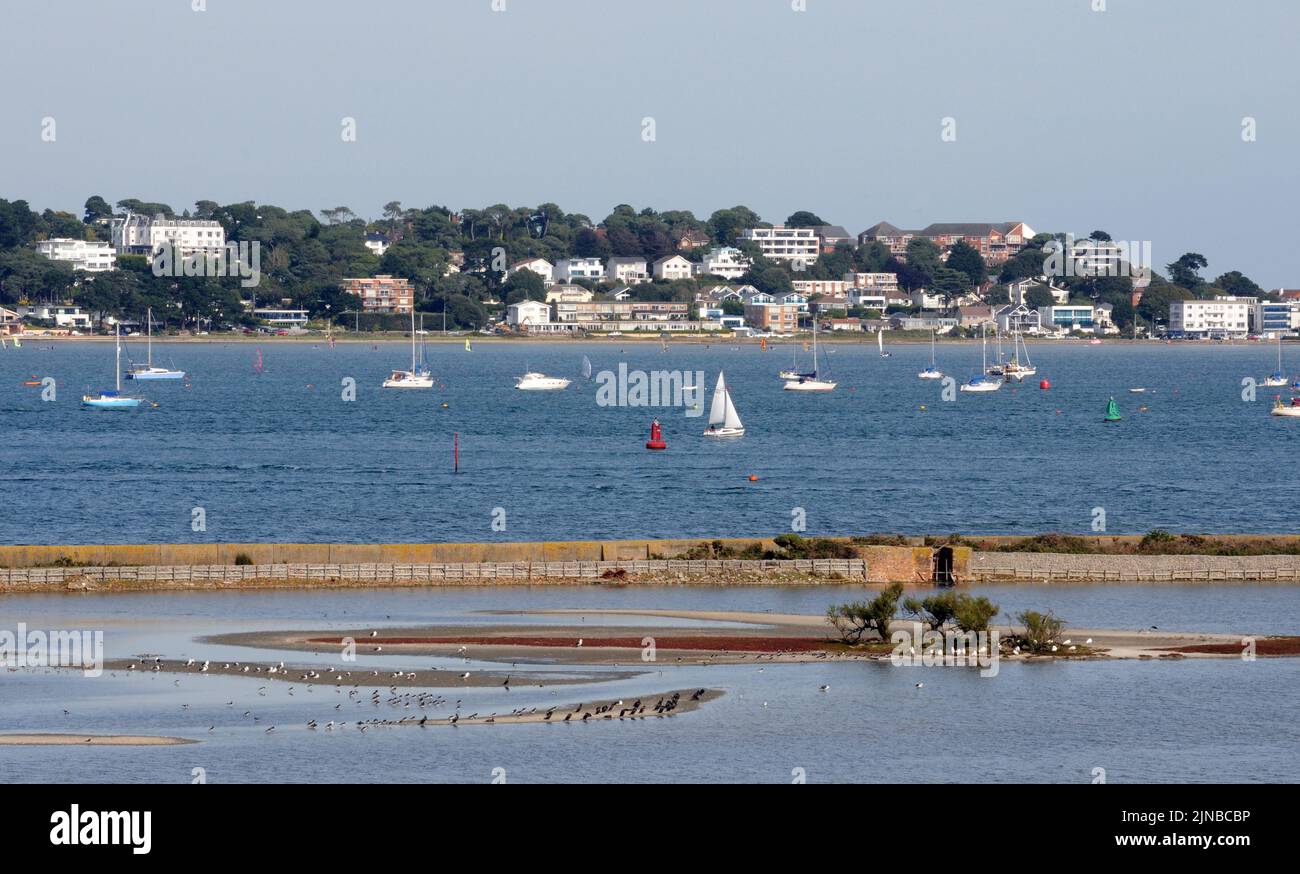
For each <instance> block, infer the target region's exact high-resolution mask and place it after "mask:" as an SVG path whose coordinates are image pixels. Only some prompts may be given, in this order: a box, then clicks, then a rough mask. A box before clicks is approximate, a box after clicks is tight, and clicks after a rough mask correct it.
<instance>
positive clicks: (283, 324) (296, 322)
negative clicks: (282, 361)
mask: <svg viewBox="0 0 1300 874" xmlns="http://www.w3.org/2000/svg"><path fill="white" fill-rule="evenodd" d="M253 318H255V319H260V320H261V321H263V322H266V324H268V325H270V326H271V327H273V328H305V327H307V311H306V310H290V309H282V308H280V307H265V308H263V307H259V308H257V309H255V310H253ZM154 324H157V322H155V323H154Z"/></svg>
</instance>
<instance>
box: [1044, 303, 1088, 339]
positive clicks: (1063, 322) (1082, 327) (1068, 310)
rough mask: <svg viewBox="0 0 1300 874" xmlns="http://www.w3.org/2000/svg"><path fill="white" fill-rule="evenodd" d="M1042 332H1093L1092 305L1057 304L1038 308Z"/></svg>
mask: <svg viewBox="0 0 1300 874" xmlns="http://www.w3.org/2000/svg"><path fill="white" fill-rule="evenodd" d="M1038 315H1039V319H1040V320H1041V324H1042V330H1044V331H1055V332H1056V333H1069V332H1070V331H1091V330H1092V327H1093V323H1094V316H1093V306H1092V304H1057V305H1053V306H1047V307H1039V308H1038Z"/></svg>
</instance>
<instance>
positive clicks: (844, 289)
mask: <svg viewBox="0 0 1300 874" xmlns="http://www.w3.org/2000/svg"><path fill="white" fill-rule="evenodd" d="M790 285H791V286H792V287H793V288H794V290H795V291H797V292H799V293H800V294H802V295H803V296H804V297H812V296H813V295H815V294H820V295H821V296H822V297H823V298H832V299H834V300H840V301H842V300H844V299H845V297H846V296H847V295H848V283H847V282H845V281H844V280H843V279H793V280H791V281H790Z"/></svg>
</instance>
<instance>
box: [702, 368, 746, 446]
mask: <svg viewBox="0 0 1300 874" xmlns="http://www.w3.org/2000/svg"><path fill="white" fill-rule="evenodd" d="M744 434H745V426H744V425H743V424H741V422H740V414H739V413H737V412H736V405H735V404H734V403H733V402H732V400H731V392H729V391H727V380H726V377H725V376H724V375H723V373H722V371H718V384H717V385H716V386H714V387H713V405H712V406H711V407H710V408H709V427H707V428H705V429H704V436H705V437H742V436H744Z"/></svg>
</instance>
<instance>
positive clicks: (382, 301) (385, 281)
mask: <svg viewBox="0 0 1300 874" xmlns="http://www.w3.org/2000/svg"><path fill="white" fill-rule="evenodd" d="M340 286H341V288H342V289H343V291H344V292H346V293H347V294H355V295H356V296H357V297H358V298H359V299H360V300H361V308H362V309H363V310H365V311H366V312H368V313H409V312H410V311H411V310H412V308H414V306H415V286H414V285H412V284H411V280H409V279H405V278H401V277H396V276H389V275H388V274H386V273H385V274H380V275H379V276H372V277H369V278H359V279H344V280H343V281H342V283H340Z"/></svg>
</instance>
